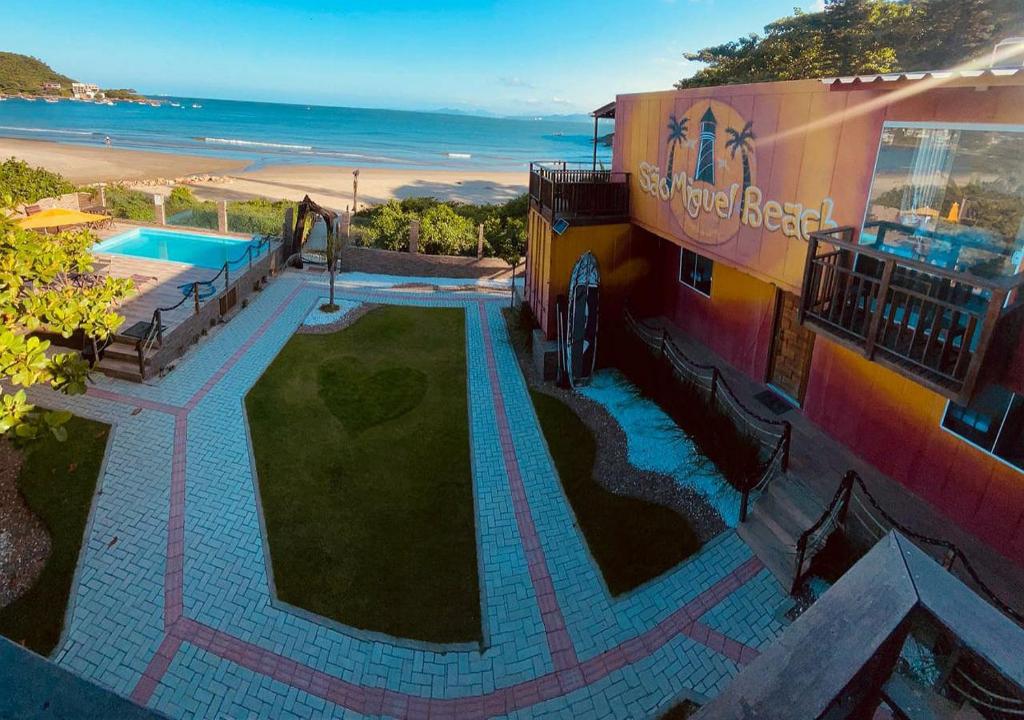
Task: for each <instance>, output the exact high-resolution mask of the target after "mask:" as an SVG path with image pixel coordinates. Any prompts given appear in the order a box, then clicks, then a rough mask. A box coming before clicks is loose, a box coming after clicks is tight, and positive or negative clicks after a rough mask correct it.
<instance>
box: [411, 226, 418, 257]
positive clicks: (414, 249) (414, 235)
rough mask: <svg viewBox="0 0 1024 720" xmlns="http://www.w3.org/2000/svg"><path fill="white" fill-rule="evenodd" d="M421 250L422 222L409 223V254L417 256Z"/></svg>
mask: <svg viewBox="0 0 1024 720" xmlns="http://www.w3.org/2000/svg"><path fill="white" fill-rule="evenodd" d="M419 250H420V221H419V220H413V221H412V222H410V223H409V253H410V254H411V255H415V254H416V253H418V252H419Z"/></svg>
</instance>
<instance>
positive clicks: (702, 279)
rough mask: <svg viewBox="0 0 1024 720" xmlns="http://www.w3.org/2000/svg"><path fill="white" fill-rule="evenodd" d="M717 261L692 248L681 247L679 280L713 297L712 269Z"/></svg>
mask: <svg viewBox="0 0 1024 720" xmlns="http://www.w3.org/2000/svg"><path fill="white" fill-rule="evenodd" d="M714 267H715V263H714V262H713V261H712V260H711V259H710V258H706V257H704V256H703V255H698V254H697V253H695V252H693V251H692V250H687V249H686V248H679V282H681V283H682V284H683V285H689V286H690V287H692V288H693V289H694V290H696V291H697V292H699V293H701V294H702V295H707V296H708V297H711V271H712V270H713V269H714Z"/></svg>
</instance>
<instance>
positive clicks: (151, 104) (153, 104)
mask: <svg viewBox="0 0 1024 720" xmlns="http://www.w3.org/2000/svg"><path fill="white" fill-rule="evenodd" d="M149 106H150V107H160V103H158V102H157V101H156V100H153V101H152V102H150V103H149Z"/></svg>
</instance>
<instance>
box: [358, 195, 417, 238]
mask: <svg viewBox="0 0 1024 720" xmlns="http://www.w3.org/2000/svg"><path fill="white" fill-rule="evenodd" d="M367 216H368V222H367V224H366V225H365V227H364V231H363V239H364V243H365V244H366V245H369V246H372V247H377V248H382V249H384V250H408V249H409V223H411V222H412V220H413V218H414V217H415V216H414V215H413V214H412V213H408V212H406V211H405V210H403V209H402V206H401V204H399V203H398V202H396V201H394V200H389V201H388V202H386V203H384V204H383V205H381V206H379V207H376V208H374V209H373V210H372V211H371V212H370V213H368V214H367ZM367 216H364V217H367Z"/></svg>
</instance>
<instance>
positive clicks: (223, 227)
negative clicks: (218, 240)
mask: <svg viewBox="0 0 1024 720" xmlns="http://www.w3.org/2000/svg"><path fill="white" fill-rule="evenodd" d="M227 231H228V201H227V200H218V201H217V232H222V233H225V232H227Z"/></svg>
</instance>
